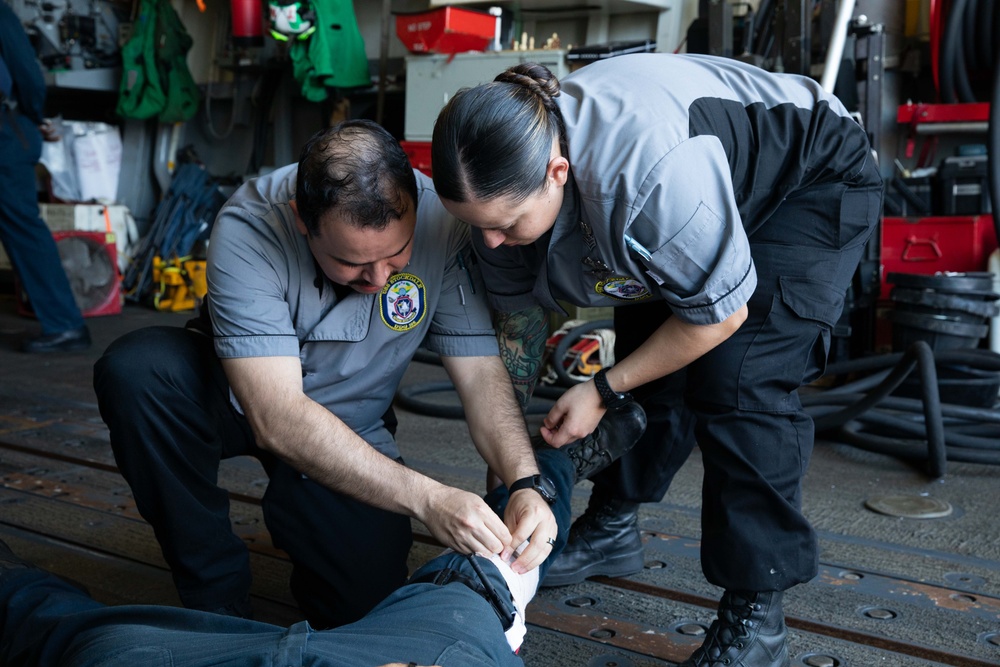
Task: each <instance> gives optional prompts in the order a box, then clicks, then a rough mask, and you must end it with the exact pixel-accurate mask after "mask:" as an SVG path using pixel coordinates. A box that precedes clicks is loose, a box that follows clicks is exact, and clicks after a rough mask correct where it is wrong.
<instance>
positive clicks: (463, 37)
mask: <svg viewBox="0 0 1000 667" xmlns="http://www.w3.org/2000/svg"><path fill="white" fill-rule="evenodd" d="M497 20H498V18H497V17H496V16H493V15H492V14H489V13H487V12H478V11H475V10H472V9H460V8H457V7H440V8H438V9H434V10H432V11H429V12H417V13H414V14H396V36H398V37H399V39H400V41H401V42H403V44H404V45H405V46H406V48H407V49H409V50H410V52H411V53H463V52H465V51H483V50H485V49H486V46H487V45H488V44H489V43H490V42H491V41H493V38H494V36H495V35H496V26H497Z"/></svg>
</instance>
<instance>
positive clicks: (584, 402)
mask: <svg viewBox="0 0 1000 667" xmlns="http://www.w3.org/2000/svg"><path fill="white" fill-rule="evenodd" d="M604 412H605V408H604V403H603V402H602V401H601V395H600V394H598V393H597V387H595V386H594V381H593V380H590V381H588V382H583V383H581V384H576V385H573V386H572V387H570V388H569V389H567V390H566V391H565V392H564V393H563V395H562V396H560V397H559V400H558V401H556V404H555V405H553V406H552V409H551V410H549V414H547V415H546V416H545V419H544V420H543V421H542V428H541V433H542V437H543V438H545V442H547V443H549V444H550V445H552V446H553V447H562V446H563V445H567V444H569V443H571V442H573V441H574V440H579V439H580V438H582V437H583V436H585V435H588V434H590V433H592V432H593V430H594V429H595V428H597V424H598V422H600V421H601V417H603V416H604Z"/></svg>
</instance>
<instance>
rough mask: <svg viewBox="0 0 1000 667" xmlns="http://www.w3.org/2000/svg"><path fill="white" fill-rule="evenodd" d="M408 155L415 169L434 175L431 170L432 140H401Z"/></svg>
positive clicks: (400, 143)
mask: <svg viewBox="0 0 1000 667" xmlns="http://www.w3.org/2000/svg"><path fill="white" fill-rule="evenodd" d="M399 145H400V146H402V147H403V152H404V153H406V157H408V158H410V164H411V165H413V168H414V169H419V170H420V171H422V172H424V173H425V174H427V175H428V176H431V177H433V176H434V173H433V172H432V171H431V142H429V141H400V142H399Z"/></svg>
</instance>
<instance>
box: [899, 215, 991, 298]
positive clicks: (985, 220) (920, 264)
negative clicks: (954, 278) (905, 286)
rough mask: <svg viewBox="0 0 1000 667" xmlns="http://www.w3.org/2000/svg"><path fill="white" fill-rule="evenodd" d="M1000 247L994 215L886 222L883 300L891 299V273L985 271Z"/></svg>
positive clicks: (931, 273)
mask: <svg viewBox="0 0 1000 667" xmlns="http://www.w3.org/2000/svg"><path fill="white" fill-rule="evenodd" d="M996 247H997V236H996V229H995V228H994V226H993V216H990V215H973V216H966V215H962V216H935V217H930V218H883V219H882V276H881V277H882V291H881V293H880V298H882V299H888V298H889V291H890V290H891V289H892V285H891V284H889V283H888V282H887V281H886V278H887V276H888V275H889V274H890V273H893V272H895V273H918V274H922V275H933V274H935V273H937V272H938V271H957V272H969V271H985V270H986V268H987V263H988V261H989V257H990V253H992V252H993V251H994V250H995V249H996Z"/></svg>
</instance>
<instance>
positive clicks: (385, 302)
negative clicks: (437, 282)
mask: <svg viewBox="0 0 1000 667" xmlns="http://www.w3.org/2000/svg"><path fill="white" fill-rule="evenodd" d="M379 305H380V308H379V310H380V311H381V313H382V321H383V322H385V325H386V326H387V327H389V328H390V329H392V330H393V331H409V330H410V329H412V328H413V327H415V326H417V325H418V324H420V320H422V319H424V313H425V312H426V311H427V304H426V299H425V290H424V283H423V281H421V280H420V278H417V277H416V276H415V275H413V274H412V273H397V274H395V275H392V276H389V282H388V283H387V284H386V286H385V287H383V288H382V292H381V294H379Z"/></svg>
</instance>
